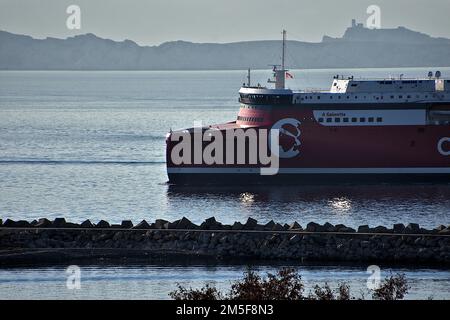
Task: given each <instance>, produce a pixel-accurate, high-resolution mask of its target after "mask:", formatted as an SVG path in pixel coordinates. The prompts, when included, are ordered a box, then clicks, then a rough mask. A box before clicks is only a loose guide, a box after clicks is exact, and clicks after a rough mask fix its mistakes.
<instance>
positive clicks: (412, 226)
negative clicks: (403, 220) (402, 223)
mask: <svg viewBox="0 0 450 320" xmlns="http://www.w3.org/2000/svg"><path fill="white" fill-rule="evenodd" d="M404 233H420V226H419V224H417V223H408V225H407V226H406V228H405V231H404Z"/></svg>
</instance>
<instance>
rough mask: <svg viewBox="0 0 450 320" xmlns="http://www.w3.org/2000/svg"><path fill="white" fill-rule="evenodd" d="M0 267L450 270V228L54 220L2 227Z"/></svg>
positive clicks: (212, 220) (211, 220) (9, 223)
mask: <svg viewBox="0 0 450 320" xmlns="http://www.w3.org/2000/svg"><path fill="white" fill-rule="evenodd" d="M0 222H1V224H0V264H12V263H21V262H24V263H29V262H33V263H35V262H42V263H45V262H55V261H59V262H64V263H67V262H69V261H72V260H76V259H83V258H84V259H91V260H92V259H99V258H100V259H105V258H111V259H128V258H140V259H158V258H164V257H182V256H183V257H186V256H188V257H200V258H203V257H208V258H213V259H236V258H238V259H242V260H243V259H253V260H256V259H265V260H267V259H274V260H295V261H299V262H306V261H327V262H333V261H345V262H377V263H381V262H392V263H414V264H417V263H423V264H445V265H450V226H444V225H441V226H439V227H437V228H435V229H424V228H421V227H420V226H419V225H417V224H414V223H410V224H408V225H406V226H405V225H403V224H395V225H394V226H393V227H391V228H388V227H385V226H378V227H369V226H367V225H364V226H360V227H359V228H358V229H357V230H355V229H353V228H350V227H347V226H345V225H342V224H338V225H332V224H330V223H325V224H318V223H314V222H310V223H308V224H306V225H305V226H302V225H300V224H299V223H297V222H294V223H292V224H280V223H276V222H274V221H270V222H268V223H266V224H259V223H258V222H257V221H256V220H254V219H252V218H249V219H248V220H247V222H246V223H240V222H235V223H234V224H232V225H226V224H222V223H220V222H218V221H217V220H216V219H215V218H209V219H207V220H205V221H204V222H203V223H202V224H200V225H196V224H194V223H192V222H191V221H189V220H188V219H187V218H182V219H180V220H177V221H173V222H170V221H166V220H162V219H158V220H156V221H154V222H153V223H148V222H147V221H145V220H144V221H142V222H140V223H138V224H136V225H134V224H133V223H132V222H131V221H128V220H127V221H123V222H122V223H121V224H110V223H108V222H107V221H104V220H101V221H99V222H98V223H96V224H94V223H92V222H91V221H89V220H86V221H84V222H83V223H81V224H76V223H70V222H67V221H66V220H65V219H64V218H58V219H55V220H53V221H50V220H48V219H45V218H43V219H39V220H38V221H32V222H28V221H13V220H9V219H8V220H6V221H1V220H0Z"/></svg>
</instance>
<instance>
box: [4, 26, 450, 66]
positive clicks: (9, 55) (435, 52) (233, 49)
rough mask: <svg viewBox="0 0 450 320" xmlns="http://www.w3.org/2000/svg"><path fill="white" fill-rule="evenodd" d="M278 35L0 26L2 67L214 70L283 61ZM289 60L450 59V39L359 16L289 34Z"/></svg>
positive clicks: (377, 62) (405, 62) (417, 62)
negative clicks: (157, 36)
mask: <svg viewBox="0 0 450 320" xmlns="http://www.w3.org/2000/svg"><path fill="white" fill-rule="evenodd" d="M280 45H281V44H280V41H279V40H268V41H248V42H235V43H223V44H219V43H192V42H186V41H172V42H166V43H163V44H161V45H159V46H139V45H138V44H136V43H135V42H133V41H131V40H125V41H121V42H117V41H113V40H109V39H102V38H99V37H97V36H95V35H94V34H90V33H89V34H84V35H78V36H74V37H70V38H67V39H56V38H46V39H34V38H32V37H30V36H25V35H18V34H13V33H9V32H6V31H0V69H2V70H210V69H246V68H249V67H250V68H253V69H266V68H267V67H268V65H270V64H274V63H278V62H279V57H280ZM287 47H288V55H287V64H288V67H289V68H292V69H294V68H304V69H305V68H363V67H366V68H370V67H373V68H376V67H445V66H450V39H445V38H433V37H430V36H429V35H426V34H423V33H420V32H416V31H412V30H409V29H407V28H404V27H398V28H395V29H367V28H365V27H363V26H362V24H355V23H353V24H352V26H351V27H349V28H348V29H347V30H346V31H345V32H344V34H343V36H342V37H341V38H331V37H328V36H324V37H323V39H322V41H321V42H317V43H312V42H302V41H288V42H287Z"/></svg>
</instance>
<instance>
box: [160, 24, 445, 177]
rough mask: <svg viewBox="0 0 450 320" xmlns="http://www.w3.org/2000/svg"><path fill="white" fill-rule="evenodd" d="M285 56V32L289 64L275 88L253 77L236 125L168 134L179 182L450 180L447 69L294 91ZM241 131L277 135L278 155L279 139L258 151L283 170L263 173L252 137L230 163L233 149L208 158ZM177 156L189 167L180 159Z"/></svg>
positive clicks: (171, 168) (172, 171) (242, 93)
mask: <svg viewBox="0 0 450 320" xmlns="http://www.w3.org/2000/svg"><path fill="white" fill-rule="evenodd" d="M285 50H286V31H283V41H282V61H281V65H280V66H274V68H273V75H274V78H273V79H269V82H271V83H273V87H270V88H269V87H263V86H260V85H258V86H252V85H251V82H250V71H249V73H248V81H247V83H246V84H244V85H243V86H242V88H241V89H240V90H239V103H240V109H239V113H238V115H237V118H236V120H235V121H232V122H228V123H224V124H215V125H209V126H204V127H201V128H195V127H194V128H188V129H183V130H177V131H171V132H170V133H168V134H167V136H166V145H167V148H166V158H167V159H166V160H167V174H168V177H169V182H170V183H176V184H197V183H218V184H222V183H236V184H241V183H257V184H265V183H282V184H284V183H294V184H309V183H332V182H337V183H347V182H355V181H358V182H361V181H365V182H392V181H408V182H413V181H414V182H427V181H441V182H450V80H448V79H443V78H441V73H440V72H439V71H436V72H429V73H428V75H427V76H424V77H423V78H418V79H406V78H403V77H397V78H392V77H389V78H386V79H356V78H354V77H343V76H334V78H333V79H332V83H331V88H330V89H329V90H326V91H325V90H323V91H322V90H318V91H305V90H299V91H295V90H291V89H288V88H286V86H285V82H286V81H285V80H286V77H288V76H290V74H289V73H288V70H287V69H286V68H285V58H284V57H285ZM271 86H272V85H271ZM236 130H239V131H240V132H241V133H242V132H244V133H245V134H246V133H247V132H249V131H257V132H259V131H261V130H268V131H269V132H272V131H273V130H276V131H275V132H276V134H277V138H278V139H275V140H278V141H277V142H278V148H279V149H278V150H273V147H272V149H271V145H270V143H271V141H270V140H271V139H270V137H271V135H268V136H267V138H266V139H265V141H261V140H262V139H263V138H261V136H259V135H258V137H257V139H258V148H257V149H258V151H260V150H259V149H261V148H263V149H267V150H269V152H271V153H272V156H273V155H275V156H276V157H277V161H278V163H277V166H278V170H276V172H275V173H273V174H262V170H263V168H266V167H267V166H268V165H267V163H264V164H263V163H262V162H261V161H260V159H258V160H257V161H256V163H255V161H254V159H255V158H256V157H254V154H253V153H255V152H257V151H255V150H256V149H255V148H252V144H255V143H256V142H255V141H253V142H252V140H251V139H250V138H251V137H252V135H251V134H248V135H246V137H245V139H246V140H245V155H244V156H243V157H241V158H240V159H238V161H235V162H233V161H231V162H228V161H226V160H225V159H226V158H227V154H226V149H224V151H222V150H214V152H213V155H214V156H215V157H216V161H213V162H211V161H206V160H205V159H201V155H202V152H205V151H206V149H208V145H209V146H210V147H209V149H211V144H212V143H213V141H214V140H216V139H217V137H218V136H217V133H219V135H220V137H223V139H224V140H225V142H224V143H225V144H226V143H227V142H229V141H226V137H227V136H228V133H232V132H235V131H236ZM211 131H212V132H213V133H214V134H213V135H214V136H215V137H214V138H210V139H204V140H202V141H201V143H200V144H199V143H197V146H196V145H195V143H193V145H191V146H190V147H189V146H188V144H186V146H187V147H185V150H181V149H182V148H180V146H179V144H180V143H181V142H182V140H186V139H187V138H189V139H187V140H190V142H192V141H194V140H195V136H196V132H197V135H198V136H200V137H203V138H204V137H205V136H206V135H209V136H211V133H209V134H208V132H211ZM176 135H178V136H179V137H178V138H176V139H174V138H175V136H176ZM183 135H184V136H183ZM181 136H183V137H184V138H180V137H181ZM229 136H231V137H232V138H231V139H235V138H233V135H232V134H230V135H229ZM190 138H192V139H190ZM205 140H206V141H205ZM208 140H209V141H208ZM263 140H264V139H263ZM185 142H186V141H185ZM191 144H192V143H191ZM177 145H178V147H177ZM186 148H188V149H186ZM180 150H181V151H180ZM233 151H236V147H234V150H232V152H233ZM275 151H276V152H275ZM228 152H229V151H228ZM177 153H178V157H182V158H183V159H184V160H185V161H179V160H174V155H177ZM198 154H200V157H197V155H198ZM232 158H233V159H234V160H236V159H237V158H239V155H236V154H234V155H232ZM233 159H232V160H233ZM252 159H253V161H251V160H252ZM239 160H240V161H239Z"/></svg>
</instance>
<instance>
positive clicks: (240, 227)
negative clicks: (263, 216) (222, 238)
mask: <svg viewBox="0 0 450 320" xmlns="http://www.w3.org/2000/svg"><path fill="white" fill-rule="evenodd" d="M243 229H244V225H243V224H242V223H240V222H239V221H236V222H235V223H233V225H232V226H231V230H243Z"/></svg>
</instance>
